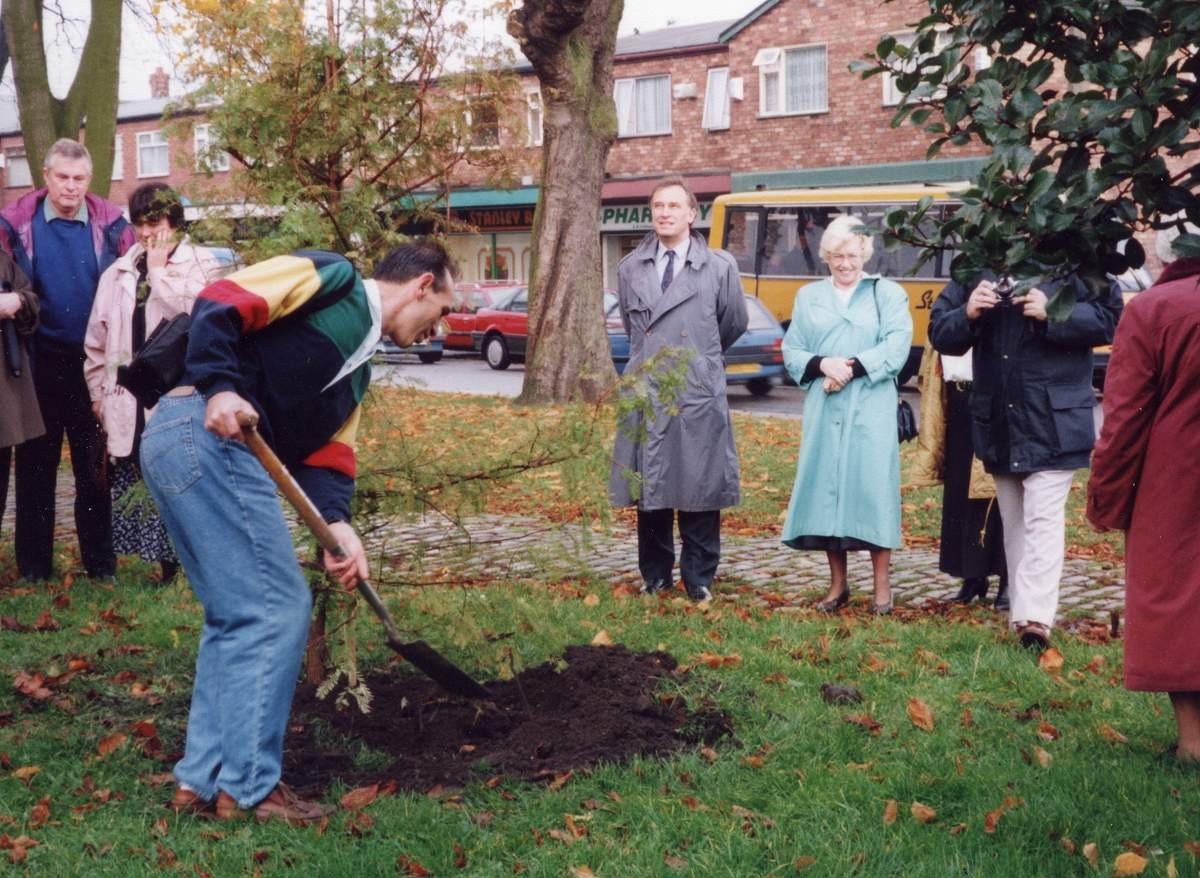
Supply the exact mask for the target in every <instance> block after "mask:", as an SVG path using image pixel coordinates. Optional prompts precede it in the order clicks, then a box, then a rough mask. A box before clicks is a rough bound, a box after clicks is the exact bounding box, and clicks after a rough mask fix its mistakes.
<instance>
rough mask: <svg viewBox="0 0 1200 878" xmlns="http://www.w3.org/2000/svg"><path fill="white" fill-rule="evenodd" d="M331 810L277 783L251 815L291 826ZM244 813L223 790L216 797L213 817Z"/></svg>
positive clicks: (235, 817) (227, 817)
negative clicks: (215, 812) (215, 813)
mask: <svg viewBox="0 0 1200 878" xmlns="http://www.w3.org/2000/svg"><path fill="white" fill-rule="evenodd" d="M333 810H334V808H333V806H332V805H318V804H317V803H316V802H309V801H306V800H305V799H302V798H300V797H299V796H297V795H296V793H295V792H293V791H292V789H291V787H289V786H288V785H287V784H285V783H282V782H280V783H279V784H278V785H277V786H276V787H275V789H273V790H271V792H270V794H269V795H268V796H267V797H266V798H265V799H263V800H262V801H261V802H259V803H258V804H257V805H255V806H254V816H255V817H256V818H257V819H258V820H260V821H265V820H272V819H274V820H283V821H284V822H286V823H288V824H290V825H292V826H302V825H304V824H306V823H315V822H316V821H318V820H320V819H321V818H322V817H326V816H328V815H329V814H330V813H332V812H333ZM246 816H248V814H247V812H246V811H244V810H242V809H241V808H239V807H238V805H237V802H236V801H235V800H234V798H233V796H231V795H229V793H226V792H224V791H222V792H221V794H220V795H219V796H217V817H218V818H219V819H221V820H240V819H243V818H245V817H246Z"/></svg>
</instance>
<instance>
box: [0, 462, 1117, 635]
mask: <svg viewBox="0 0 1200 878" xmlns="http://www.w3.org/2000/svg"><path fill="white" fill-rule="evenodd" d="M68 479H69V476H68V477H66V478H64V477H63V476H62V475H60V478H59V484H58V492H59V500H58V511H59V520H58V538H59V539H62V540H66V541H72V542H73V541H74V538H75V537H74V523H73V520H72V515H71V501H70V498H71V486H70V483H69V481H68ZM9 487H10V491H9V493H10V496H9V502H8V504H7V506H8V508H7V509H6V510H5V515H4V520H3V524H2V526H0V539H3V540H6V541H9V540H11V539H12V533H13V520H12V519H13V509H12V507H13V502H12V500H13V498H12V496H11V495H12V486H11V485H10V486H9ZM366 542H367V544H368V546H369V547H370V549H371V552H370V554H371V556H372V557H373V558H374V557H377V556H378V553H379V552H382V554H383V556H384V558H385V559H387V560H386V563H387V566H388V569H387V571H386V574H387V578H391V577H393V576H394V577H396V578H399V579H409V578H414V577H416V576H418V575H420V576H422V577H426V578H427V577H430V576H432V577H433V578H434V579H436V580H439V581H444V582H464V583H470V582H479V581H487V580H494V579H502V578H503V579H512V578H516V579H520V578H522V577H532V576H533V575H534V574H537V575H538V577H546V576H552V577H561V578H569V577H579V576H583V575H592V576H599V577H603V578H606V579H608V580H610V581H613V582H620V581H625V582H629V583H631V584H635V585H636V584H638V583H639V582H640V577H639V576H638V571H637V542H636V535H635V534H634V533H633V531H632V530H630V529H629V528H627V527H625V526H624V525H622V524H619V523H617V524H614V525H613V527H612V528H611V529H610V530H607V531H590V532H587V533H585V532H584V531H583V530H582V529H581V528H580V527H579V526H578V525H558V524H553V523H548V522H546V521H544V520H542V519H536V518H531V517H528V518H526V517H499V516H487V515H481V516H475V517H473V518H470V519H468V520H466V521H465V522H464V523H463V527H461V528H460V527H454V526H452V525H451V524H449V523H448V522H446V521H445V520H443V519H440V518H438V519H434V518H432V517H429V518H426V519H423V520H422V519H417V520H414V521H411V522H406V523H403V524H395V525H389V526H388V527H386V528H381V529H379V530H378V531H376V532H374V533H371V534H367V535H366ZM1123 572H1124V571H1123V570H1122V569H1121V568H1120V567H1115V568H1114V567H1112V566H1111V565H1103V564H1100V563H1097V562H1094V561H1087V560H1080V559H1068V560H1067V562H1066V566H1065V568H1064V570H1063V579H1062V589H1061V593H1060V594H1061V598H1060V606H1059V612H1060V614H1062V615H1064V616H1106V615H1107V614H1108V612H1109V611H1110V610H1113V609H1121V608H1123V605H1124V594H1125V589H1124V582H1123V580H1122V576H1123ZM827 575H828V572H827V568H826V564H825V556H824V554H823V553H821V552H795V551H793V550H791V549H788V548H787V547H786V546H783V545H782V544H780V542H779V540H778V538H776V537H774V536H768V537H744V536H732V535H724V536H723V537H722V541H721V568H720V571H719V572H718V574H717V582H716V588H715V594H716V596H717V597H718V598H720V596H721V595H722V593H726V594H728V593H731V592H732V591H733V590H734V589H735V588H737V589H738V590H744V587H745V586H751V587H752V588H754V589H756V590H759V591H761V592H763V593H764V594H766V593H770V594H771V595H772V600H771V603H772V604H773V605H776V606H782V607H788V606H797V607H798V606H803V605H804V604H806V603H808V602H810V601H811V600H812V599H814V598H816V597H819V596H820V595H821V594H823V592H824V589H825V587H826V583H827ZM849 575H850V585H851V588H852V590H853V591H854V592H855V593H856V594H857V595H860V596H861V595H868V594H869V593H870V588H871V567H870V559H869V557H868V555H867V554H866V553H865V552H852V553H851V554H850V572H849ZM993 582H994V580H993ZM958 585H959V583H958V581H957V580H955V579H953V578H951V577H949V576H947V575H945V574H944V573H940V572H939V571H938V569H937V552H936V551H933V550H931V549H928V548H923V547H914V548H906V549H901V550H898V551H895V552H893V553H892V587H893V591H894V595H895V598H894V599H895V601H896V603H897V604H900V605H908V606H913V605H919V604H920V603H922V602H923V601H926V600H945V599H946V598H948V597H950V596H951V595H953V594H954V593H955V592H956V591H957V590H958ZM993 587H994V586H993ZM860 599H862V598H861V597H860Z"/></svg>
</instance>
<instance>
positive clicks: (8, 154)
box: [4, 149, 33, 188]
mask: <svg viewBox="0 0 1200 878" xmlns="http://www.w3.org/2000/svg"><path fill="white" fill-rule="evenodd" d="M4 167H5V174H4V185H5V186H8V187H9V188H16V187H18V186H32V185H33V174H31V173H30V171H29V159H27V158H26V157H25V150H23V149H6V150H4Z"/></svg>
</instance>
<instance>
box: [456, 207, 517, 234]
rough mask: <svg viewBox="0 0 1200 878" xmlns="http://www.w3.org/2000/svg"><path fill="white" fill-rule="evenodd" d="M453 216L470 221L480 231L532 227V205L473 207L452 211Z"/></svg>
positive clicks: (503, 230)
mask: <svg viewBox="0 0 1200 878" xmlns="http://www.w3.org/2000/svg"><path fill="white" fill-rule="evenodd" d="M454 218H455V219H457V220H460V221H462V222H464V223H470V224H471V225H473V226H475V228H477V229H479V231H481V232H505V231H516V230H520V229H530V228H533V205H532V204H531V205H529V207H474V208H466V209H460V210H455V211H454Z"/></svg>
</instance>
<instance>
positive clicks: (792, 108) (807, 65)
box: [754, 45, 829, 116]
mask: <svg viewBox="0 0 1200 878" xmlns="http://www.w3.org/2000/svg"><path fill="white" fill-rule="evenodd" d="M754 66H755V67H757V68H758V112H759V114H760V115H762V116H788V115H796V114H799V113H823V112H825V111H827V110H828V109H829V71H828V69H827V67H828V64H827V58H826V51H825V46H823V45H820V46H797V47H794V48H789V49H775V48H771V49H760V50H759V51H758V54H757V55H756V56H755V58H754Z"/></svg>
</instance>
